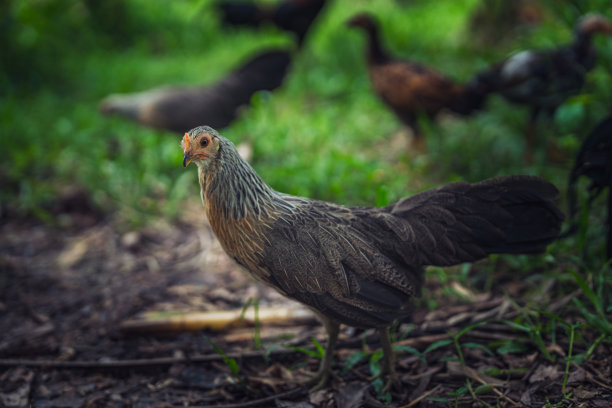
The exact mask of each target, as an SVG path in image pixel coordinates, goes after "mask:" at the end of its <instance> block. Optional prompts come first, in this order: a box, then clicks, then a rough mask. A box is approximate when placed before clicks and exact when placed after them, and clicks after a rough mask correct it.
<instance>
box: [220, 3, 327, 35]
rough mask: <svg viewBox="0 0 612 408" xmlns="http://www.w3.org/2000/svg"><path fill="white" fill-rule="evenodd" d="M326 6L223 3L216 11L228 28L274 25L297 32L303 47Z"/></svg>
mask: <svg viewBox="0 0 612 408" xmlns="http://www.w3.org/2000/svg"><path fill="white" fill-rule="evenodd" d="M324 5H325V0H284V1H281V2H279V3H277V4H269V3H254V2H251V1H249V2H247V1H231V0H221V1H219V2H217V3H216V8H217V9H218V10H219V12H220V13H221V19H222V21H223V23H225V24H227V25H234V26H253V27H256V26H259V25H261V24H264V23H272V24H274V25H276V26H277V27H278V28H280V29H282V30H285V31H288V32H291V33H293V34H294V35H295V36H296V40H297V43H298V44H300V45H301V44H302V43H303V41H304V38H305V37H306V34H307V33H308V30H309V29H310V26H311V25H312V23H313V22H314V20H315V19H316V17H317V15H318V14H319V12H320V11H321V9H322V8H323V6H324Z"/></svg>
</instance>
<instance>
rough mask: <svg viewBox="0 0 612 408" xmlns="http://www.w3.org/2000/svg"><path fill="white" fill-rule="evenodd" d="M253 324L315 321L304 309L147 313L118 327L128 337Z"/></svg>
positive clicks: (220, 328) (292, 323)
mask: <svg viewBox="0 0 612 408" xmlns="http://www.w3.org/2000/svg"><path fill="white" fill-rule="evenodd" d="M255 320H258V321H259V322H261V323H268V324H277V325H285V326H286V325H296V324H305V323H306V322H315V321H316V318H315V316H314V313H312V311H310V309H306V308H263V309H259V311H258V313H257V316H255V311H254V310H253V309H252V308H249V309H248V310H246V312H245V311H244V310H243V309H235V310H219V311H211V312H198V313H173V314H168V313H159V312H150V313H145V314H143V315H142V316H141V317H139V318H136V319H130V320H127V321H125V322H123V323H121V325H120V326H119V328H120V329H121V331H123V332H128V333H143V332H144V333H151V332H182V331H200V330H205V329H207V330H216V331H219V330H225V329H228V328H233V327H244V326H248V325H253V324H254V323H255Z"/></svg>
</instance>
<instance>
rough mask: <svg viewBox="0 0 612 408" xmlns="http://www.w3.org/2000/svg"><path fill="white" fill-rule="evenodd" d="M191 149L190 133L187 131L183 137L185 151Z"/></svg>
mask: <svg viewBox="0 0 612 408" xmlns="http://www.w3.org/2000/svg"><path fill="white" fill-rule="evenodd" d="M187 149H189V133H185V137H183V151H184V152H186V151H187Z"/></svg>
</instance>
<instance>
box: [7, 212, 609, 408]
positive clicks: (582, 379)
mask: <svg viewBox="0 0 612 408" xmlns="http://www.w3.org/2000/svg"><path fill="white" fill-rule="evenodd" d="M190 205H193V207H194V210H193V211H191V210H186V211H185V214H193V215H187V216H186V217H187V218H184V219H181V220H179V221H176V222H173V223H168V222H166V221H163V220H158V221H154V222H153V221H152V222H151V224H149V225H148V226H146V227H144V228H140V229H135V230H130V231H127V232H126V231H125V226H124V225H117V224H119V223H118V222H116V221H114V220H112V219H108V218H104V217H102V216H101V215H99V214H85V215H83V214H75V213H67V214H63V218H61V219H63V220H64V221H63V222H62V223H61V225H57V226H53V227H51V226H48V225H43V224H41V223H39V222H35V221H33V220H24V219H14V220H8V219H4V220H3V221H2V224H1V225H0V315H1V316H2V318H1V319H0V406H7V407H30V406H31V407H98V406H99V407H152V406H155V407H176V406H190V407H203V406H207V407H211V406H213V407H256V406H257V407H271V406H276V407H296V406H297V407H318V406H323V407H334V406H337V407H361V406H371V407H379V406H397V407H438V406H456V407H467V406H470V407H474V406H483V407H484V406H500V407H515V406H516V407H542V406H550V407H552V406H567V407H609V406H612V380H611V379H610V378H612V359H611V357H610V356H611V353H610V351H611V350H610V345H609V344H607V343H605V342H601V343H600V344H599V345H598V346H597V347H596V348H595V349H594V351H593V353H592V354H591V355H589V357H588V358H587V359H586V360H584V361H580V360H576V359H570V360H569V361H570V362H569V363H566V362H567V361H568V359H567V354H568V352H569V340H568V337H567V335H566V334H565V332H564V331H563V330H558V332H557V338H554V339H553V338H551V337H550V336H544V344H543V347H545V348H546V350H547V352H548V355H549V356H550V358H545V356H544V353H543V352H542V350H541V349H538V345H537V344H536V343H537V341H536V340H535V337H534V334H533V333H528V332H525V331H522V330H520V328H519V327H517V326H513V325H511V324H508V323H507V322H509V321H510V322H512V321H515V319H517V318H518V317H520V316H522V313H525V310H527V309H523V308H522V307H523V306H524V304H525V303H526V300H525V299H524V298H523V297H522V294H523V293H526V292H527V289H528V285H527V284H526V283H524V282H517V281H513V280H512V279H509V280H507V281H505V282H504V283H503V284H501V285H496V287H495V290H494V292H493V293H484V294H482V293H481V294H477V295H474V296H473V297H472V299H471V301H469V302H468V301H460V300H459V299H458V298H454V299H451V298H448V297H446V298H441V299H439V300H438V303H439V307H438V308H437V309H436V310H435V311H428V310H427V309H425V308H423V307H420V306H419V307H417V309H416V310H415V313H414V320H413V322H412V323H403V324H401V325H399V327H398V328H397V333H398V338H397V342H396V347H397V348H398V349H399V353H398V357H397V364H396V370H397V376H396V380H395V382H394V384H393V387H392V389H391V391H390V393H389V395H379V394H378V392H377V387H376V381H374V380H373V379H372V373H373V372H375V370H376V356H377V350H379V343H378V336H377V334H376V332H374V331H372V330H362V329H355V328H351V327H343V328H342V331H341V334H340V339H339V346H338V348H337V352H336V355H335V361H336V364H335V367H334V372H335V374H336V375H337V377H336V378H334V380H333V381H332V384H331V385H330V387H329V388H327V389H324V390H321V391H317V392H311V391H309V390H308V389H306V388H304V387H302V386H300V385H299V384H300V382H302V381H304V380H305V379H307V378H308V377H307V375H306V374H305V371H306V370H310V371H313V370H315V369H316V367H317V365H318V359H317V358H316V357H314V356H313V355H312V354H313V352H312V351H316V349H317V344H324V342H325V333H324V330H323V328H322V327H321V325H320V324H318V323H317V322H316V321H315V320H312V321H307V322H304V321H300V322H299V324H292V322H286V323H285V324H284V325H281V326H276V325H266V324H262V326H261V327H260V328H259V330H258V331H256V330H255V328H254V327H235V328H229V329H225V330H221V331H211V330H200V331H159V332H147V333H142V332H131V331H126V330H125V329H122V324H124V323H125V322H126V321H128V320H130V319H134V318H135V317H137V316H139V315H141V314H142V313H143V312H150V311H155V312H159V313H165V312H168V313H171V312H181V313H190V312H201V311H209V310H230V309H240V308H242V307H243V306H244V305H245V302H246V301H247V299H257V302H258V305H259V307H260V308H290V307H295V306H296V303H294V302H292V301H290V300H288V299H285V298H283V297H282V296H280V295H279V294H278V293H276V292H275V291H274V290H272V289H270V288H268V287H266V286H264V285H261V284H259V283H258V282H256V281H254V280H253V279H252V278H250V277H249V276H248V274H247V273H245V272H244V271H242V270H240V269H239V268H237V267H236V266H235V264H234V263H233V262H232V261H231V260H230V259H228V258H227V257H226V256H225V254H224V253H223V250H222V249H221V247H220V245H219V243H218V242H217V241H216V239H215V238H214V236H213V234H212V232H211V231H210V228H209V227H208V225H207V223H206V221H205V220H204V219H203V217H202V215H201V211H198V210H197V206H198V205H199V203H191V204H190ZM119 231H121V232H119ZM455 289H457V290H459V289H461V288H459V287H457V288H455ZM463 289H465V288H463ZM508 293H511V294H512V298H509V296H508ZM546 302H547V303H546V308H547V310H548V311H551V312H555V313H564V318H565V319H566V320H567V321H569V322H574V323H578V322H579V319H578V316H579V315H578V314H577V313H576V314H572V313H571V307H572V302H571V296H565V297H559V298H547V299H546ZM466 328H468V329H469V330H463V329H466ZM462 330H463V331H462ZM256 332H257V333H258V336H259V340H260V341H261V344H262V349H257V348H256V341H255V336H256V334H255V333H256ZM458 334H460V337H457V336H458ZM580 334H581V338H580V339H577V340H576V342H575V344H574V348H573V350H572V355H573V356H576V355H578V356H580V355H581V354H582V355H584V353H586V352H587V349H588V346H589V344H592V343H593V342H594V341H595V340H596V337H597V334H596V333H591V332H589V331H588V330H582V331H581V332H580ZM313 339H314V340H313ZM578 340H579V341H578ZM457 344H461V347H460V348H457ZM499 344H505V345H519V346H520V347H517V348H516V349H515V350H510V349H508V350H506V352H503V353H502V352H500V350H501V348H499V347H498V348H496V347H497V346H496V345H499ZM432 345H433V346H432ZM428 348H429V350H428ZM220 350H221V351H222V352H219V351H220ZM305 350H306V351H305ZM458 350H461V354H459V352H458ZM491 350H497V352H491ZM307 351H308V352H309V353H308V352H307ZM425 351H427V352H425ZM230 361H235V362H236V367H235V368H234V372H232V366H231V364H230V363H229V362H230ZM566 364H567V365H566ZM547 404H548V405H547Z"/></svg>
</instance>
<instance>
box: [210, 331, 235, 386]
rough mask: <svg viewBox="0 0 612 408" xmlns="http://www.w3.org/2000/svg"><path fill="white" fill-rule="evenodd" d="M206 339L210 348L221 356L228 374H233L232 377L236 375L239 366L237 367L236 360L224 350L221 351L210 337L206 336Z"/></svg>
mask: <svg viewBox="0 0 612 408" xmlns="http://www.w3.org/2000/svg"><path fill="white" fill-rule="evenodd" d="M206 341H208V343H209V344H210V345H211V346H212V348H213V349H214V350H215V352H216V353H217V354H219V355H220V356H221V357H222V358H223V363H224V364H225V365H226V366H227V368H228V369H229V371H230V374H231V375H233V376H234V377H236V378H237V377H238V374H239V371H240V369H239V367H238V363H237V362H236V359H235V358H233V357H229V356H228V355H227V354H226V353H225V351H223V349H222V348H221V347H219V346H218V345H217V344H215V342H214V341H212V340H211V338H210V337H208V336H207V337H206Z"/></svg>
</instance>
